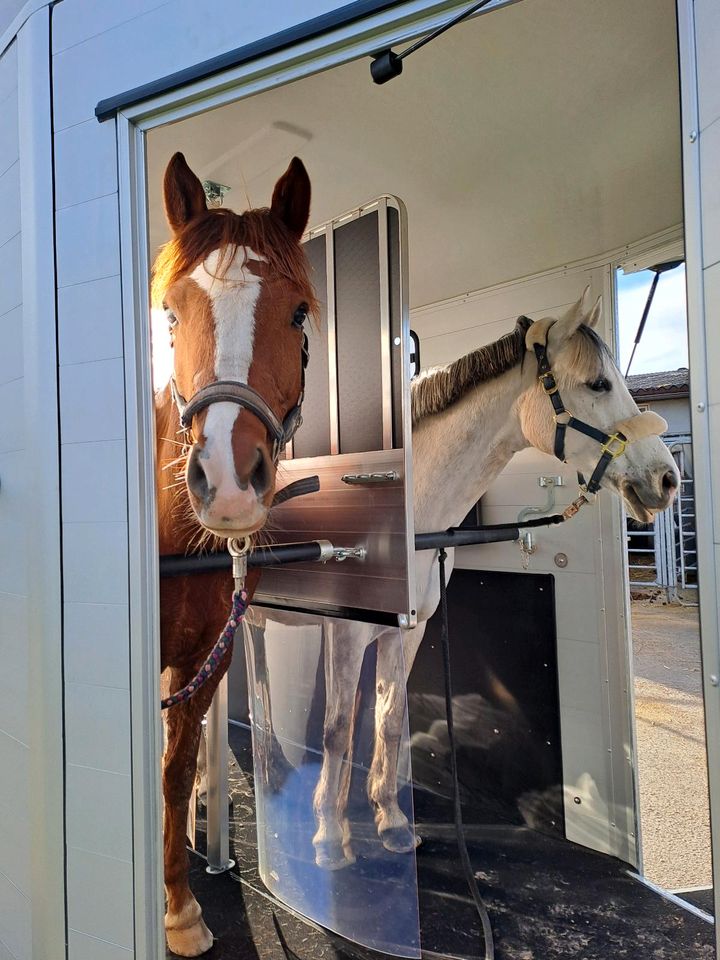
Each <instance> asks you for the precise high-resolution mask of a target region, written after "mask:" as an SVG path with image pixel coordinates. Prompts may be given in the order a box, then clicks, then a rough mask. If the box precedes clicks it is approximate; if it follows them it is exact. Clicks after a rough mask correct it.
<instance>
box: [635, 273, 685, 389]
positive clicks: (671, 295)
mask: <svg viewBox="0 0 720 960" xmlns="http://www.w3.org/2000/svg"><path fill="white" fill-rule="evenodd" d="M652 278H653V274H652V272H651V271H650V270H642V271H640V272H639V273H631V274H627V275H625V274H623V273H622V272H621V271H620V272H619V273H618V327H619V347H620V367H621V369H622V370H623V371H624V370H625V368H626V367H627V363H628V360H629V359H630V354H631V353H632V347H633V342H634V340H635V334H636V333H637V329H638V325H639V323H640V319H641V317H642V313H643V309H644V307H645V301H646V299H647V295H648V293H649V291H650V284H651V283H652ZM687 365H688V343H687V308H686V296H685V266H684V264H683V265H681V266H679V267H677V268H676V269H675V270H671V271H669V272H668V273H665V274H662V275H661V277H660V280H659V282H658V285H657V290H656V291H655V297H654V299H653V302H652V306H651V307H650V313H649V315H648V319H647V323H646V324H645V330H644V332H643V336H642V340H641V341H640V345H639V346H638V348H637V351H636V352H635V358H634V359H633V364H632V367H631V369H630V372H631V373H653V372H655V371H658V370H677V368H678V367H687Z"/></svg>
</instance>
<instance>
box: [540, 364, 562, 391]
mask: <svg viewBox="0 0 720 960" xmlns="http://www.w3.org/2000/svg"><path fill="white" fill-rule="evenodd" d="M538 380H539V381H540V386H541V387H542V388H543V390H544V391H545V393H546V395H547V396H548V397H551V396H552V395H553V394H554V393H557V392H558V385H557V381H556V380H555V377H554V375H553V373H552V371H550V370H548V371H547V373H541V374H540V376H539V377H538ZM546 380H549V381H550V386H548V385H547V384H546V383H545V381H546Z"/></svg>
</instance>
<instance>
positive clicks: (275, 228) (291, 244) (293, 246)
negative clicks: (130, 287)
mask: <svg viewBox="0 0 720 960" xmlns="http://www.w3.org/2000/svg"><path fill="white" fill-rule="evenodd" d="M241 246H245V247H249V248H250V249H252V250H254V251H255V253H257V254H259V255H260V256H261V257H264V258H265V260H267V262H268V264H269V267H270V270H271V272H272V273H274V274H276V275H279V276H281V277H284V278H285V279H286V280H288V281H289V282H290V283H292V284H294V285H295V286H297V287H298V288H299V289H300V290H302V291H303V292H304V294H305V297H306V299H307V300H308V306H309V308H310V312H311V313H315V312H316V301H315V297H314V295H313V292H312V287H311V285H310V283H309V276H310V265H309V263H308V261H307V258H306V256H305V252H304V250H303V248H302V246H301V245H300V244H299V243H296V242H295V240H294V239H293V238H292V237H291V236H290V234H289V233H288V230H287V228H286V227H285V225H284V224H283V223H282V222H281V221H280V220H279V219H278V218H277V217H275V216H274V215H273V214H272V213H271V211H270V210H269V209H268V208H267V207H261V208H258V209H256V210H247V211H246V212H245V213H243V214H237V213H233V212H232V210H222V209H220V210H209V211H208V212H207V213H204V214H202V215H201V216H198V217H195V218H193V219H192V220H191V221H190V222H189V223H188V224H187V225H186V226H185V227H184V228H183V229H182V230H181V231H180V232H179V233H178V234H177V235H176V236H175V237H173V239H172V240H170V241H169V242H168V243H166V244H165V246H164V247H162V248H161V250H160V252H159V253H158V255H157V257H156V258H155V263H154V264H153V276H152V287H151V294H152V304H153V306H155V307H159V306H161V304H162V301H163V298H164V296H165V293H166V291H167V290H168V289H169V288H170V287H171V286H172V285H173V283H175V281H176V280H179V279H180V277H183V276H186V275H187V274H189V273H191V272H192V270H193V268H194V267H195V266H196V265H197V264H198V263H201V262H202V261H203V260H204V259H205V258H206V257H207V256H208V254H210V253H211V252H212V251H213V250H218V249H219V250H220V251H221V260H220V263H221V271H223V272H224V271H225V270H227V268H228V267H229V266H230V264H231V263H232V262H233V260H234V258H235V255H236V253H237V248H238V247H241Z"/></svg>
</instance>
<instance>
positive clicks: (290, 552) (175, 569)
mask: <svg viewBox="0 0 720 960" xmlns="http://www.w3.org/2000/svg"><path fill="white" fill-rule="evenodd" d="M321 553H322V547H321V546H320V543H318V541H317V540H310V541H308V542H306V543H279V544H277V545H276V546H273V547H256V548H255V549H254V550H251V551H250V553H249V554H248V566H249V567H272V566H275V565H276V564H279V563H300V562H302V561H308V560H319V559H320V556H321ZM215 570H232V557H231V556H230V554H229V553H225V552H223V553H209V554H206V555H205V556H204V557H185V556H182V555H180V556H178V555H172V556H165V557H160V576H161V577H183V576H187V575H188V574H191V573H211V572H213V571H215Z"/></svg>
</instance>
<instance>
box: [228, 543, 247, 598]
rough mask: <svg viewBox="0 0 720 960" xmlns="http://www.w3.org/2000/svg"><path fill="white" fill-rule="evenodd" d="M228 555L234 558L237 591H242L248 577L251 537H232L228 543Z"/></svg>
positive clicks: (233, 568)
mask: <svg viewBox="0 0 720 960" xmlns="http://www.w3.org/2000/svg"><path fill="white" fill-rule="evenodd" d="M227 545H228V553H229V554H230V556H231V557H232V570H233V579H234V581H235V589H236V590H242V589H243V587H244V586H245V577H247V555H248V552H249V550H250V537H243V538H242V539H238V538H237V537H230V539H229V540H228V542H227Z"/></svg>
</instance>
